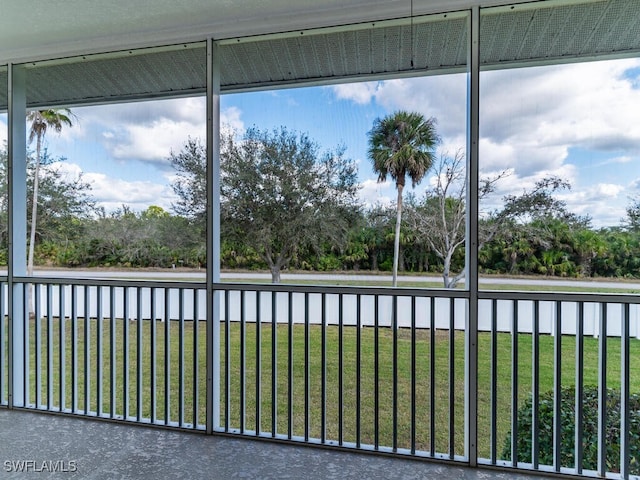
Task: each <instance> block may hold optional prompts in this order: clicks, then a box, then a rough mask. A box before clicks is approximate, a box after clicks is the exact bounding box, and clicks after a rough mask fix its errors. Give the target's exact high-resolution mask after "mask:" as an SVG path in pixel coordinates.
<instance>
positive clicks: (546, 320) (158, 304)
mask: <svg viewBox="0 0 640 480" xmlns="http://www.w3.org/2000/svg"><path fill="white" fill-rule="evenodd" d="M38 288H40V301H39V304H40V315H42V316H45V315H46V314H47V312H48V310H47V305H49V308H50V309H51V315H53V316H55V317H57V316H59V315H60V305H59V298H60V295H59V288H60V287H58V286H52V287H51V297H50V299H47V295H46V286H43V285H41V286H39V287H38ZM63 288H64V302H65V305H64V315H65V316H66V317H70V316H71V315H72V304H73V302H74V301H75V304H76V315H77V316H78V317H83V316H84V315H85V288H84V287H77V288H76V291H75V295H72V288H71V287H70V286H65V287H63ZM98 288H99V287H95V286H91V287H88V289H87V290H86V292H88V295H87V296H88V307H89V308H88V313H89V315H90V316H91V317H96V316H97V314H98V292H97V289H98ZM100 288H102V302H101V303H102V305H101V314H102V316H103V317H109V316H110V315H111V306H112V305H113V307H114V308H113V311H114V316H115V317H116V318H122V317H123V316H125V315H124V307H125V291H128V293H127V296H128V299H127V303H128V312H127V315H126V316H127V317H128V318H129V319H130V320H133V319H136V318H138V301H139V302H140V314H141V318H143V319H145V320H148V319H150V318H151V315H152V308H151V307H152V303H153V302H152V294H151V289H150V288H139V289H137V288H136V287H130V288H128V289H125V288H123V287H117V288H115V289H114V290H113V292H114V298H113V299H111V298H110V289H109V288H108V287H100ZM138 292H139V293H138ZM165 292H168V298H165V295H166V293H165ZM196 293H197V300H195V301H194V296H195V294H196ZM218 295H219V297H218V298H219V300H220V303H219V304H220V318H221V319H222V320H226V315H227V311H228V315H229V320H230V321H240V320H241V318H242V315H243V314H244V319H245V321H247V322H255V321H256V318H257V316H258V311H259V315H260V319H261V321H262V322H267V323H271V322H272V321H273V319H272V315H273V313H274V308H273V305H272V301H273V300H272V299H274V298H275V303H276V304H275V317H276V322H278V323H287V322H288V321H289V294H288V293H284V292H279V293H275V294H272V293H271V292H262V293H261V294H259V299H260V300H259V304H258V293H257V292H246V293H245V294H244V300H243V302H241V293H240V292H239V291H230V292H229V293H228V299H229V306H228V309H227V306H226V304H225V297H226V296H225V294H224V292H220V293H219V294H218ZM290 295H291V305H292V316H291V317H292V321H293V322H294V323H304V321H305V315H306V314H307V312H308V316H309V322H310V323H311V324H314V325H318V324H321V323H322V318H323V305H322V303H323V300H322V299H323V296H322V294H319V293H310V294H307V296H306V297H305V294H304V293H291V294H290ZM305 298H307V299H308V305H307V306H306V307H305ZM324 298H325V300H324V317H325V318H326V323H327V324H328V325H337V324H338V322H339V321H340V314H339V307H340V305H339V303H340V296H339V295H337V294H325V297H324ZM376 298H377V301H378V325H380V326H382V327H390V326H391V325H392V321H393V315H392V310H393V297H391V296H383V295H379V296H378V297H376V296H374V295H365V294H363V295H361V297H360V319H361V325H362V326H367V327H371V326H374V325H375V302H376ZM396 301H397V322H398V326H399V327H401V328H404V327H410V326H411V322H412V308H411V298H410V297H397V300H396ZM242 303H244V308H242V307H241V305H242ZM431 304H432V301H431V298H430V297H417V298H416V299H415V324H416V327H417V328H429V326H430V322H431ZM433 304H434V306H435V312H434V313H435V315H434V321H435V327H436V328H437V329H448V328H449V326H450V324H451V321H452V320H453V326H454V328H455V329H457V330H464V328H465V325H466V310H467V309H466V304H467V301H466V300H465V299H449V298H435V300H434V302H433ZM496 305H497V314H496V325H497V330H498V331H499V332H511V328H512V319H513V302H512V301H511V300H498V301H497V302H496ZM167 307H168V309H167ZM258 307H259V308H258ZM639 307H640V306H639V305H630V307H629V313H630V336H632V337H635V338H638V339H640V321H639V319H640V308H639ZM538 308H539V331H540V333H543V334H553V332H554V331H555V322H556V304H555V303H554V302H547V301H541V302H539V307H538ZM601 308H607V335H608V336H618V337H619V336H620V334H621V319H622V310H623V305H622V304H609V305H608V306H604V307H603V306H602V305H601V304H599V303H585V304H584V314H583V322H584V323H583V328H584V333H585V335H590V336H598V335H599V333H600V328H599V327H600V316H601ZM165 311H168V315H167V314H166V313H165ZM180 311H182V316H181V315H180ZM478 311H479V318H478V328H479V330H480V331H490V330H491V322H492V301H490V300H480V302H479V309H478ZM167 317H168V318H170V319H171V320H178V319H180V318H183V319H184V320H188V321H191V320H193V319H194V318H197V319H198V320H205V318H206V294H205V291H204V290H191V289H184V290H183V291H182V294H181V293H180V290H179V289H175V288H169V289H166V290H165V289H162V288H156V290H155V318H156V319H157V320H164V319H166V318H167ZM533 318H534V303H533V302H532V301H526V300H520V301H518V330H519V332H521V333H531V332H532V330H533ZM577 320H578V303H577V302H562V333H563V334H566V335H575V333H576V325H577ZM342 321H343V324H344V325H346V326H356V325H357V296H356V295H355V294H353V295H351V294H344V295H343V296H342Z"/></svg>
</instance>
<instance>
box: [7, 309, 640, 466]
mask: <svg viewBox="0 0 640 480" xmlns="http://www.w3.org/2000/svg"><path fill="white" fill-rule="evenodd" d="M51 323H52V325H51V326H52V330H51V331H52V333H53V335H52V341H51V346H52V349H51V367H52V372H53V373H52V376H53V378H54V381H53V382H52V385H51V386H50V390H51V398H50V399H49V400H50V402H51V404H52V405H53V406H56V407H59V392H60V382H59V378H60V376H59V371H60V360H59V352H60V342H59V341H58V339H59V338H60V337H59V331H60V324H59V321H58V320H57V319H52V322H51ZM124 326H125V324H124V323H123V322H122V321H121V320H117V321H116V322H115V330H114V337H113V338H114V341H113V360H114V362H113V364H114V367H115V370H114V371H113V372H112V370H111V365H112V352H111V328H110V321H109V320H108V319H106V320H103V321H102V395H101V397H102V412H103V413H107V412H111V411H113V412H114V413H115V414H116V415H123V414H124V413H125V402H124V397H125V395H124V392H125V383H127V385H126V388H127V389H128V395H129V399H128V408H127V413H128V414H129V415H131V416H136V415H137V414H138V413H140V415H141V416H142V417H143V418H150V417H151V416H152V409H153V411H154V412H155V414H154V418H156V419H159V420H161V421H163V420H164V419H165V393H167V392H168V398H169V412H170V420H171V421H173V422H176V421H180V419H181V418H182V419H183V420H182V421H183V422H184V423H193V422H195V423H199V424H203V423H204V421H205V378H206V374H205V373H206V372H205V324H204V323H202V322H199V323H196V324H194V323H193V322H184V323H183V324H182V325H180V323H179V322H170V324H169V327H170V330H166V324H165V323H163V322H155V323H152V322H149V321H144V322H141V325H140V327H141V329H140V335H141V336H140V341H141V344H142V350H141V356H140V358H139V359H138V355H137V352H138V349H137V344H138V324H137V322H128V324H127V328H128V345H127V351H128V356H129V367H128V369H125V367H124V362H123V359H124V352H125V345H124V344H125V342H124V339H125V335H124V328H125V327H124ZM152 326H154V328H155V339H156V341H155V352H156V353H155V369H156V384H155V392H156V395H155V397H156V398H155V402H152V394H151V391H152V388H151V367H152V361H151V360H152V355H151V339H152ZM72 327H73V325H72V322H71V321H70V320H66V321H65V356H64V362H65V369H66V372H65V373H66V375H65V378H66V380H65V381H66V385H65V396H64V397H65V408H73V406H74V397H73V394H72V392H73V385H74V378H73V376H72V364H73V361H74V358H75V362H76V364H77V367H78V368H77V375H76V380H75V382H76V386H77V388H76V391H77V394H76V398H75V407H76V408H77V409H79V410H84V405H85V403H84V402H85V395H86V394H85V381H84V372H85V351H84V346H85V342H84V338H85V332H84V327H85V324H84V321H83V320H82V319H79V320H78V321H77V325H76V333H75V335H76V336H77V339H78V342H77V348H76V349H75V350H74V349H73V348H72V341H71V339H72V335H73V334H74V333H73V328H72ZM97 327H98V322H97V320H95V319H92V320H91V321H90V322H89V338H90V342H89V345H90V348H89V354H88V357H87V358H88V360H89V368H88V371H89V372H90V375H89V379H90V381H89V385H90V387H89V407H90V410H91V411H96V410H97V409H98V396H97V385H98V382H97V379H98V369H97V365H98V360H97V359H98V356H97ZM194 327H196V328H197V331H196V332H194ZM240 328H241V327H240V324H237V323H233V324H232V325H231V328H230V331H229V338H230V348H231V350H230V358H231V361H230V364H229V373H230V376H229V378H230V389H229V400H230V404H229V411H228V414H227V411H226V410H225V409H224V408H222V412H221V415H222V424H223V425H225V422H228V424H229V426H230V427H231V428H240V426H241V415H240V404H241V397H242V396H241V392H240V388H241V379H242V375H241V361H240V358H241V354H240V337H241V334H242V332H241V330H240ZM46 332H47V322H46V320H43V321H42V322H41V325H40V338H41V348H42V355H43V358H41V359H40V363H41V368H40V372H41V375H40V403H41V404H44V405H46V404H47V400H48V385H47V384H46V378H47V364H48V354H47V352H48V348H47V335H46ZM167 333H168V334H169V337H168V339H169V340H168V345H169V349H168V351H169V359H168V360H169V361H168V364H167V363H165V351H166V349H165V339H166V338H167V337H166V334H167ZM257 333H258V332H256V327H255V324H247V325H246V330H245V332H244V337H245V341H246V347H245V352H244V355H245V356H244V359H245V360H244V380H243V382H242V383H243V384H244V387H245V395H244V411H245V415H244V418H243V423H244V428H245V429H247V430H255V429H256V398H257V397H256V377H257V375H256V372H257V369H256V365H257V361H256V360H257V359H259V360H260V372H261V375H260V394H261V403H260V430H261V431H263V432H270V431H271V425H272V420H273V417H272V410H273V411H275V415H276V417H275V424H276V429H277V432H278V433H279V434H285V435H286V434H287V433H288V431H289V428H290V429H291V433H292V434H293V435H297V436H304V430H305V422H308V425H309V435H310V436H311V437H316V438H319V437H321V435H322V417H323V415H324V417H325V435H326V438H327V439H329V440H338V435H339V416H340V402H339V395H340V388H339V383H340V382H339V372H340V369H339V355H338V351H339V350H338V349H339V336H338V335H339V331H338V327H335V326H330V327H327V329H326V338H325V345H326V372H325V378H326V389H325V396H326V404H325V410H324V413H323V410H322V382H321V378H322V361H321V360H322V344H323V340H322V329H321V328H320V327H319V326H311V327H310V328H309V336H308V343H309V365H308V368H309V377H308V379H309V380H308V385H305V375H304V373H305V372H304V370H305V349H304V343H305V329H304V325H296V326H294V328H293V331H292V338H293V363H292V366H291V375H292V376H293V387H292V392H291V394H292V399H293V400H292V403H291V405H289V390H288V376H289V355H288V354H289V350H288V333H289V332H288V327H287V325H280V326H278V328H277V331H276V338H277V354H276V358H277V365H276V367H277V372H276V376H275V378H276V384H277V387H276V390H277V391H276V392H275V395H273V392H272V388H271V385H272V347H271V345H272V329H271V326H270V325H264V326H263V327H262V328H261V329H260V331H259V335H260V351H259V353H260V355H259V356H258V355H257V353H258V352H257V348H256V346H257V344H258V343H257ZM35 334H36V323H35V321H33V320H32V321H31V323H30V340H31V347H32V348H31V355H30V389H29V390H30V401H31V402H32V403H34V402H35V395H36V381H37V378H36V368H35V366H36V357H35V352H34V349H33V345H34V344H35ZM221 337H222V358H221V360H222V367H221V371H222V372H223V373H222V381H221V397H222V405H224V404H225V399H226V389H225V385H224V380H225V377H224V372H225V368H226V365H225V356H224V352H225V337H226V335H225V332H224V326H223V328H222V332H221ZM5 338H6V336H5ZM357 340H358V331H357V329H356V328H354V327H345V328H344V332H343V342H342V345H343V346H342V349H343V356H342V362H343V370H342V372H343V375H342V404H341V405H342V422H343V423H342V424H343V428H342V435H343V440H344V441H345V442H355V441H356V440H357V438H356V428H357V426H356V423H357V419H356V409H357V393H356V392H357V388H356V387H357V386H356V383H357V382H356V375H357V365H356V355H357ZM531 340H532V337H531V335H528V334H520V335H519V336H518V346H519V355H518V369H519V383H518V401H519V403H520V404H521V403H522V402H523V401H524V399H526V398H527V397H528V395H529V394H530V391H531ZM553 341H554V338H553V337H551V336H548V335H543V336H540V391H541V392H544V391H547V390H550V389H551V388H552V385H553ZM449 342H450V337H449V332H448V331H446V330H438V331H436V332H435V343H434V344H433V345H432V344H431V341H430V331H429V330H421V331H418V332H417V334H416V341H415V356H416V372H415V375H416V382H415V398H416V408H415V446H416V448H417V449H418V450H429V449H430V448H431V444H432V442H433V443H434V444H435V450H436V451H437V452H442V453H448V452H449V441H450V433H451V432H450V430H449V408H450V405H452V406H453V412H454V421H453V425H454V428H453V438H454V452H455V453H456V454H463V453H464V451H463V448H464V447H463V445H464V438H463V437H464V336H463V332H455V335H454V356H455V360H454V372H453V385H454V395H453V398H450V397H449V385H450V384H449V378H450V370H449V354H450V353H449V346H450V343H449ZM375 343H376V335H375V330H374V329H373V328H363V329H361V331H360V344H361V349H360V352H361V362H360V377H361V381H360V425H359V428H360V441H361V442H362V443H363V444H372V443H374V442H375V419H376V410H375V396H374V392H375V385H374V379H375V368H374V348H375ZM393 343H394V335H393V331H392V330H390V329H388V328H386V329H380V330H379V333H378V349H379V352H378V361H379V368H378V375H379V379H378V392H379V398H378V414H377V419H378V429H379V430H378V442H379V445H381V446H391V445H393V440H394V439H393V409H392V402H393V395H392V392H393ZM180 344H182V346H183V356H182V357H181V356H180V348H179V347H180ZM195 345H197V349H198V351H197V355H194V346H195ZM584 345H585V363H584V376H585V380H584V383H585V384H591V385H596V384H597V359H598V341H597V339H594V338H585V340H584ZM607 345H608V355H607V358H608V367H607V378H608V380H607V381H608V386H610V387H619V384H620V339H618V338H609V339H608V342H607ZM432 348H433V349H434V354H435V363H434V365H433V368H434V374H435V380H436V381H435V385H434V386H433V387H432V385H431V384H430V369H431V365H430V352H431V349H432ZM496 348H497V359H498V360H497V371H498V388H497V399H496V406H497V423H496V428H497V437H496V438H497V444H498V453H500V452H501V451H502V445H503V443H504V440H505V438H506V437H507V435H508V431H509V428H510V421H511V420H510V419H511V416H510V401H511V379H510V378H511V335H510V334H507V333H500V334H498V335H497V343H496ZM411 351H412V339H411V334H410V331H409V330H405V329H401V330H399V331H398V332H397V372H398V376H397V437H396V445H397V446H398V448H410V447H411V438H412V437H411V435H412V429H411V394H412V393H411ZM574 353H575V337H572V336H566V337H563V339H562V384H563V385H565V386H568V385H572V384H573V383H574V382H575V380H574V378H575V361H574ZM631 355H632V365H631V372H632V377H631V379H630V380H631V391H632V392H638V391H640V368H638V366H639V362H640V342H638V341H637V340H632V345H631ZM194 359H195V360H196V362H195V366H194ZM490 359H491V336H490V335H489V334H488V333H480V334H479V358H478V374H479V377H478V386H479V391H478V402H479V403H478V404H479V412H478V425H479V452H480V455H481V456H484V457H488V456H489V454H490V452H489V447H490V432H491V428H490V408H491V404H492V402H491V398H490V380H491V378H490V372H491V368H490ZM138 362H139V363H140V365H141V383H140V392H141V395H140V397H138ZM181 364H182V365H183V368H182V369H181V368H180V365H181ZM165 368H167V370H168V373H169V383H168V385H167V384H166V383H165V381H164V379H165V375H164V372H165ZM180 371H182V376H181V375H180ZM5 375H6V373H5ZM112 378H113V379H114V380H115V392H116V395H115V403H114V405H113V409H112V406H111V401H112V399H111V397H110V391H111V383H112ZM181 383H182V384H183V385H184V389H183V391H184V393H183V396H182V397H180V394H179V392H180V389H179V386H180V384H181ZM196 386H197V389H196V388H195V387H196ZM305 387H306V388H308V398H309V405H308V408H307V406H306V405H305ZM431 388H434V396H435V404H434V406H433V408H434V411H435V416H434V422H435V424H434V427H435V438H433V439H432V438H430V435H429V432H430V409H431V405H430V396H431ZM196 390H197V395H194V392H195V391H196ZM272 397H275V399H276V405H275V407H274V408H272ZM289 408H291V410H292V420H293V422H292V424H291V425H289V424H288V422H287V419H288V411H289Z"/></svg>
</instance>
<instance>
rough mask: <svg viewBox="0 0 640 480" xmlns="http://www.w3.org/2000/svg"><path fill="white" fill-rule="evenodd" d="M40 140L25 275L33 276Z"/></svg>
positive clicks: (37, 148) (39, 142)
mask: <svg viewBox="0 0 640 480" xmlns="http://www.w3.org/2000/svg"><path fill="white" fill-rule="evenodd" d="M41 145H42V139H41V137H40V135H38V136H37V141H36V168H35V172H34V176H33V203H32V205H31V232H30V235H29V256H28V259H27V275H33V256H34V248H35V243H36V220H37V218H38V187H39V183H40V182H39V180H40V151H41Z"/></svg>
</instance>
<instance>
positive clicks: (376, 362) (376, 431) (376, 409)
mask: <svg viewBox="0 0 640 480" xmlns="http://www.w3.org/2000/svg"><path fill="white" fill-rule="evenodd" d="M374 302H375V303H374V309H373V310H374V312H373V322H374V325H373V328H374V330H373V377H374V378H373V415H374V417H373V446H374V447H375V449H376V450H378V448H379V447H380V371H379V368H380V359H379V355H378V354H379V349H380V317H379V310H380V305H379V302H380V297H379V296H378V295H376V296H375V297H374Z"/></svg>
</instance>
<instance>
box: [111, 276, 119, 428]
mask: <svg viewBox="0 0 640 480" xmlns="http://www.w3.org/2000/svg"><path fill="white" fill-rule="evenodd" d="M109 323H110V325H109V333H110V335H109V349H110V351H109V364H110V365H109V373H110V375H111V380H110V386H111V394H110V395H109V397H110V399H109V400H110V406H109V408H110V417H111V418H116V413H117V412H116V388H117V385H116V339H117V331H116V288H115V287H113V286H111V287H109Z"/></svg>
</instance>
